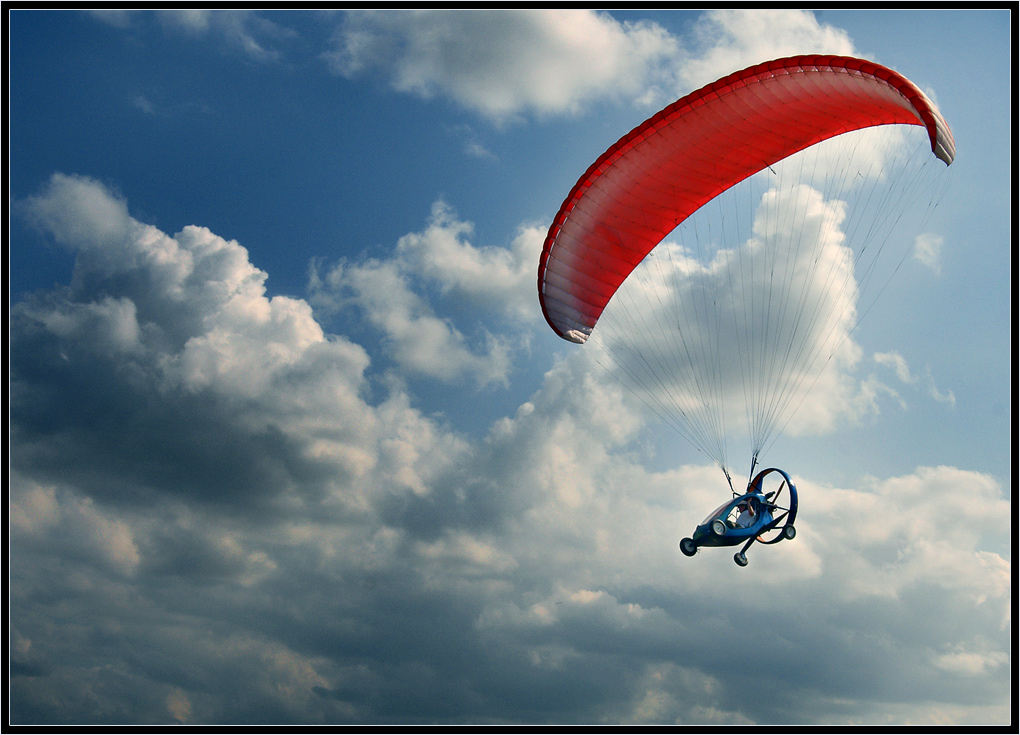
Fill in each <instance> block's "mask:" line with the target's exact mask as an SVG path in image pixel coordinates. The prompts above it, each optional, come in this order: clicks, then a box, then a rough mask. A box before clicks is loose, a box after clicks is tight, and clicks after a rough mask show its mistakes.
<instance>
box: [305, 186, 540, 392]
mask: <svg viewBox="0 0 1020 735" xmlns="http://www.w3.org/2000/svg"><path fill="white" fill-rule="evenodd" d="M472 230H473V226H472V225H471V224H470V223H469V222H464V221H461V220H460V219H459V218H458V217H457V216H456V213H455V212H454V211H453V210H452V208H451V207H449V205H447V204H445V203H443V202H441V201H440V202H437V203H436V204H435V205H433V208H432V214H431V217H430V219H429V223H428V226H427V227H426V228H425V230H423V231H422V232H417V233H411V234H408V235H405V236H403V237H402V238H400V240H399V241H398V242H397V246H396V249H395V252H394V254H393V256H392V257H391V258H388V259H386V260H376V259H367V260H364V261H362V262H357V263H350V262H342V263H340V264H338V265H336V266H334V267H333V268H331V269H330V270H329V271H328V273H326V274H325V275H324V276H320V275H319V274H318V273H314V274H313V291H314V295H313V301H314V303H315V304H316V305H317V306H318V307H319V308H320V309H322V310H323V311H325V312H329V311H336V310H338V309H342V308H345V307H350V306H356V307H357V308H359V309H361V310H362V311H363V313H364V315H365V318H366V320H367V321H368V322H369V323H370V324H372V325H373V326H375V327H376V328H377V329H378V330H379V331H380V332H381V333H382V334H383V335H384V336H385V344H386V346H387V348H388V350H389V352H390V354H391V355H392V357H393V358H394V359H395V360H396V362H397V363H398V364H399V365H400V366H401V367H402V368H403V369H404V370H406V371H408V372H409V373H410V374H416V375H423V376H426V377H430V378H435V379H439V380H443V381H458V380H463V379H465V378H467V379H469V380H470V381H472V382H475V383H476V384H477V385H479V386H486V385H490V384H505V383H506V381H507V380H508V376H509V372H510V369H511V357H512V352H513V347H514V345H513V342H514V339H511V338H509V337H505V336H499V335H494V334H492V333H491V332H489V331H488V330H486V329H485V328H484V327H483V324H484V319H485V317H486V316H493V317H495V318H496V319H497V320H498V321H501V322H502V323H503V325H504V328H505V324H506V323H507V322H508V321H513V322H518V323H523V324H526V323H529V322H534V321H535V315H534V311H535V310H534V308H533V303H534V293H533V291H534V269H535V265H534V264H535V263H536V262H537V259H538V253H539V251H540V250H541V242H542V235H541V233H540V232H539V230H538V229H537V228H534V227H529V228H522V230H521V231H520V233H519V234H518V235H517V237H515V238H514V240H513V242H512V243H511V244H510V247H509V248H503V247H496V246H487V247H476V246H474V245H472V244H471V242H470V241H469V240H468V239H467V238H468V236H469V235H470V234H471V232H472ZM436 289H438V296H439V299H435V300H445V301H447V302H448V303H449V306H450V307H451V309H450V310H451V311H453V312H455V313H457V314H462V315H464V316H466V317H468V319H467V320H465V319H461V320H460V321H461V322H464V321H467V322H468V323H469V325H470V327H471V330H472V333H473V335H475V336H468V335H465V334H464V333H463V332H462V331H461V330H460V329H459V328H458V327H457V326H455V324H454V321H453V320H451V319H448V318H444V317H441V316H439V315H437V314H436V312H435V310H434V309H433V307H432V305H431V304H430V303H429V302H428V301H427V300H426V298H425V296H424V294H426V293H429V292H430V291H434V290H436ZM515 331H516V330H515ZM515 339H520V337H519V336H518V337H516V338H515Z"/></svg>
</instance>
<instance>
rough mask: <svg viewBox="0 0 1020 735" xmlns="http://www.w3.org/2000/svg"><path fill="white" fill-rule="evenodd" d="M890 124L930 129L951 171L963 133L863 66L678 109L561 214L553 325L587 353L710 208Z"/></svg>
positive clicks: (760, 68)
mask: <svg viewBox="0 0 1020 735" xmlns="http://www.w3.org/2000/svg"><path fill="white" fill-rule="evenodd" d="M889 124H906V125H920V126H923V127H925V128H926V129H927V131H928V136H929V138H930V140H931V147H932V151H933V152H934V154H935V155H936V156H937V157H938V158H939V159H941V160H942V161H944V162H945V163H946V164H947V165H948V164H950V163H952V160H953V156H954V155H955V143H954V142H953V137H952V133H951V132H950V130H949V127H948V125H947V124H946V122H945V120H944V119H943V118H942V115H941V114H940V113H939V111H938V109H937V108H936V107H935V106H934V105H933V104H932V102H931V101H930V100H929V99H928V98H927V97H926V96H925V95H924V94H923V93H922V92H921V90H919V89H918V88H917V87H916V86H915V85H914V84H913V83H912V82H910V81H909V80H908V79H906V78H905V77H903V76H902V75H900V74H898V73H896V72H894V71H892V70H890V69H887V68H885V67H883V66H879V65H878V64H874V63H872V62H869V61H864V60H861V59H854V58H848V57H841V56H795V57H791V58H787V59H778V60H776V61H770V62H766V63H764V64H758V65H756V66H752V67H750V68H748V69H745V70H743V71H739V72H736V73H734V74H731V75H729V76H727V77H724V78H723V79H720V80H719V81H717V82H714V83H712V84H709V85H708V86H706V87H703V88H702V89H699V90H697V91H695V92H692V93H691V94H689V95H687V96H686V97H683V98H682V99H680V100H678V101H676V102H674V103H673V104H672V105H670V106H669V107H667V108H665V109H664V110H662V111H661V112H659V113H658V114H656V115H654V116H653V117H651V118H650V119H648V120H646V121H645V122H644V123H642V124H641V125H639V126H638V127H636V128H635V129H634V130H632V131H631V132H630V133H628V134H627V135H625V136H624V137H623V138H621V139H620V140H619V141H618V142H617V143H616V144H615V145H614V146H612V147H611V148H610V149H609V150H608V151H606V152H605V153H604V154H602V156H601V157H600V158H599V159H598V160H597V161H596V162H595V163H594V164H592V166H591V167H590V168H589V169H588V171H587V172H585V174H584V175H583V176H582V177H581V178H580V180H578V182H577V184H575V185H574V188H573V189H572V190H571V192H570V194H569V195H568V196H567V198H566V200H565V201H564V202H563V205H562V206H561V207H560V211H559V213H558V214H557V215H556V217H555V219H554V220H553V223H552V226H551V227H550V228H549V233H548V235H547V237H546V240H545V245H544V247H543V249H542V255H541V259H540V261H539V269H538V290H539V299H540V301H541V304H542V311H543V313H544V314H545V317H546V319H547V321H548V322H549V324H550V326H552V328H553V330H554V331H555V332H556V333H557V334H558V335H560V336H561V337H563V338H564V339H569V340H571V341H574V342H579V343H583V342H585V341H586V340H587V338H588V335H589V334H590V333H591V330H592V328H593V327H594V326H595V323H596V322H597V321H598V319H599V317H600V316H601V314H602V311H603V309H604V308H605V307H606V304H608V303H609V300H610V299H611V298H612V296H613V294H614V293H615V292H616V290H617V288H618V287H619V286H620V284H621V283H623V281H624V280H625V279H626V278H627V276H628V275H630V273H631V271H633V270H634V268H635V267H636V266H637V265H638V264H639V263H640V262H641V260H642V259H643V258H644V257H645V256H646V255H647V254H648V253H649V252H650V251H651V250H652V249H653V248H654V247H655V246H656V245H658V244H659V242H660V241H662V239H663V238H664V237H665V236H666V235H668V234H669V233H670V232H671V231H672V230H673V229H674V228H675V227H676V226H677V225H679V224H680V223H681V222H683V221H684V220H685V219H686V218H687V217H688V216H690V215H691V214H692V213H693V212H695V211H696V210H697V209H698V208H699V207H701V206H702V205H703V204H705V203H706V202H708V201H710V200H711V199H713V198H714V197H715V196H717V195H718V194H720V193H721V192H723V191H725V190H727V189H729V188H730V187H732V186H734V185H735V184H737V183H739V182H740V181H742V180H744V179H745V178H747V177H749V176H751V175H753V174H755V173H757V172H758V171H761V170H762V169H764V168H766V167H767V166H770V165H771V164H773V163H775V162H777V161H780V160H782V159H784V158H786V157H788V156H790V155H792V154H793V153H796V152H797V151H800V150H803V149H805V148H807V147H809V146H811V145H814V144H815V143H819V142H821V141H823V140H827V139H829V138H832V137H834V136H837V135H840V134H841V133H846V132H850V131H853V130H860V129H862V128H867V127H871V126H875V125H889Z"/></svg>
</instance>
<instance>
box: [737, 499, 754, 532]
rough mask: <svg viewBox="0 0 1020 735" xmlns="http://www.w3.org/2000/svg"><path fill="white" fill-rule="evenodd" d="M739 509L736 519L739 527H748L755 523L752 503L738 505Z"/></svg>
mask: <svg viewBox="0 0 1020 735" xmlns="http://www.w3.org/2000/svg"><path fill="white" fill-rule="evenodd" d="M737 511H739V514H738V515H737V520H736V527H737V528H748V527H750V526H752V525H754V520H755V517H754V509H753V508H752V507H751V505H750V503H741V504H740V505H738V506H737Z"/></svg>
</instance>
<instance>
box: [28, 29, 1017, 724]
mask: <svg viewBox="0 0 1020 735" xmlns="http://www.w3.org/2000/svg"><path fill="white" fill-rule="evenodd" d="M9 21H10V22H9V38H8V49H9V58H10V92H9V101H10V117H9V121H10V136H9V150H8V153H9V159H8V160H9V162H10V163H9V180H10V192H11V193H10V212H11V217H10V222H11V224H10V230H9V238H10V256H9V258H10V278H9V288H10V297H9V301H10V306H11V320H10V329H11V339H10V345H11V347H10V376H11V377H10V383H11V399H10V448H11V465H10V474H11V490H10V502H9V508H10V534H11V535H10V580H11V590H10V626H11V664H12V668H11V673H12V679H11V687H10V692H11V719H12V722H14V723H16V724H18V723H21V724H28V723H34V724H107V725H109V724H172V723H185V724H226V723H278V724H284V723H293V724H323V723H329V724H355V725H358V724H361V725H365V724H394V723H397V724H401V723H402V724H410V723H438V724H511V723H518V724H521V723H523V724H631V725H638V724H673V723H679V724H687V725H713V724H724V725H736V726H742V725H752V724H760V725H772V724H786V725H816V726H817V725H859V724H865V725H879V726H881V725H897V724H915V725H922V726H924V725H927V726H931V725H938V724H967V725H974V724H987V725H996V724H998V725H1001V724H1006V723H1008V722H1009V721H1010V712H1011V708H1010V703H1011V700H1010V697H1011V682H1010V668H1011V667H1010V663H1011V648H1010V645H1009V641H1010V633H1011V630H1012V622H1011V608H1010V599H1011V580H1012V574H1011V558H1012V542H1011V518H1012V507H1011V500H1010V495H1009V488H1010V487H1011V485H1012V453H1011V447H1012V433H1011V432H1012V411H1011V405H1012V404H1011V358H1010V341H1011V340H1010V335H1011V311H1010V303H1011V299H1010V295H1011V280H1010V278H1011V273H1010V271H1011V264H1012V255H1011V247H1012V245H1011V243H1012V235H1013V233H1012V230H1011V227H1010V223H1011V205H1012V196H1011V193H1010V181H1011V178H1010V174H1011V171H1010V166H1011V163H1012V152H1011V137H1010V136H1011V134H1012V130H1013V128H1012V124H1013V123H1012V118H1011V106H1012V101H1011V98H1010V94H1011V92H1010V86H1009V85H1010V75H1011V71H1012V68H1013V60H1012V57H1011V53H1010V28H1011V24H1012V23H1013V22H1014V21H1013V19H1012V17H1011V15H1010V13H1009V11H1008V10H982V9H978V10H939V11H933V10H928V9H924V10H841V9H826V10H822V11H817V12H815V13H811V12H808V11H802V10H791V11H768V10H761V11H747V12H737V11H728V10H717V11H711V12H695V11H666V10H655V11H639V10H626V11H600V12H597V13H596V12H592V11H584V10H574V11H550V10H534V11H531V10H521V11H505V12H498V11H477V12H471V11H449V12H443V11H424V12H421V13H419V14H412V13H409V12H404V11H358V12H355V11H351V12H347V11H307V10H306V11H242V10H229V11H214V10H190V11H173V10H168V11H103V12H100V11H93V12H90V11H73V10H67V11H45V12H43V11H36V10H23V9H15V10H12V11H11V12H10V15H9ZM795 53H839V54H847V55H857V56H862V57H865V58H869V59H871V60H873V61H876V62H878V63H881V64H884V65H887V66H890V67H892V68H894V69H896V70H897V71H899V72H901V73H903V74H904V75H906V76H907V77H908V78H910V79H911V80H912V81H914V82H915V83H916V84H917V85H918V86H920V87H921V88H922V89H923V90H924V91H925V92H926V93H927V94H929V96H931V97H932V99H934V100H935V101H936V103H937V104H938V106H939V107H940V109H941V110H942V113H943V114H944V116H945V117H946V119H947V120H948V122H949V124H950V126H951V127H952V129H953V133H954V136H955V139H956V143H957V158H956V160H955V161H954V163H953V165H952V167H951V168H950V169H949V171H948V172H947V173H949V174H950V175H951V180H950V186H949V189H948V192H947V194H946V195H945V197H944V198H943V200H942V201H941V203H940V205H939V207H938V209H937V210H936V212H935V214H934V216H933V217H932V218H931V220H930V222H929V223H928V225H927V227H928V230H929V231H930V233H932V234H933V235H934V236H935V240H933V241H934V242H938V243H940V245H939V246H938V247H936V248H934V249H929V250H928V251H926V253H924V254H921V255H923V257H909V258H907V259H906V260H905V261H904V264H903V266H902V267H901V268H900V270H899V272H897V274H896V276H895V278H894V279H893V281H892V282H891V284H890V286H889V287H888V288H887V289H886V290H885V292H884V293H883V294H882V297H881V299H880V300H879V301H878V303H877V305H876V306H875V308H874V309H873V310H871V312H870V313H869V314H868V315H867V318H866V319H865V320H864V321H863V323H862V324H861V325H860V327H859V328H858V330H857V331H855V332H854V334H853V340H854V344H855V346H856V347H857V348H858V349H859V354H860V357H859V359H858V360H857V361H856V362H854V363H853V364H848V365H845V366H843V368H842V372H841V373H840V374H839V376H838V377H839V379H840V383H839V385H840V386H841V390H845V393H842V392H841V393H839V395H840V396H841V397H842V398H845V399H846V400H845V401H844V402H843V403H837V402H836V400H835V397H836V394H831V395H828V396H827V397H825V398H824V399H823V398H819V399H818V402H817V403H815V404H812V408H813V409H818V408H819V407H822V408H826V409H829V410H830V411H829V415H830V417H831V419H832V420H831V421H830V422H829V423H828V424H826V425H825V426H824V430H823V429H822V427H820V426H815V429H814V430H810V431H808V430H801V431H799V432H793V435H788V436H784V437H782V438H780V439H779V440H778V441H777V442H776V443H775V444H774V445H772V446H771V448H770V449H769V454H768V456H767V457H765V458H764V461H766V462H767V463H769V464H773V465H779V466H782V467H783V468H784V469H786V470H788V471H789V472H790V473H791V474H793V475H794V477H795V478H796V480H797V485H798V487H799V489H800V495H801V510H800V515H799V518H798V535H797V537H796V539H795V540H794V541H793V542H792V543H783V544H779V545H777V546H774V547H767V548H766V547H761V548H760V551H757V552H755V553H754V554H753V558H752V561H751V565H750V566H749V567H748V568H746V569H739V568H737V567H736V566H735V565H734V564H733V562H732V559H731V555H730V554H729V553H726V552H725V551H723V550H713V549H707V550H704V551H702V552H701V553H699V554H698V555H697V556H696V557H694V558H692V559H688V558H686V557H683V556H682V555H681V554H680V553H679V550H678V549H677V541H678V540H679V539H680V538H681V537H682V536H684V535H690V532H691V531H692V530H693V528H694V526H695V525H696V524H697V522H699V521H700V520H701V519H702V518H703V517H704V515H705V514H706V513H708V512H709V510H711V508H713V507H715V506H716V505H717V504H718V503H719V502H721V501H722V500H724V499H725V498H726V496H727V495H728V490H727V488H726V487H725V486H724V484H723V482H724V481H723V479H722V477H721V475H720V473H719V472H718V469H717V468H715V467H714V466H712V464H711V462H710V461H709V460H708V459H706V457H704V456H703V455H701V454H700V453H698V452H697V451H696V450H695V449H693V448H692V447H691V446H690V445H688V444H687V443H686V442H685V441H684V440H683V439H682V438H681V437H680V436H679V435H678V434H676V433H675V432H673V431H671V430H669V429H667V428H665V427H664V426H663V425H662V424H661V422H659V421H658V420H657V419H656V418H655V417H654V416H651V415H649V414H648V413H647V412H646V411H645V410H644V408H643V406H642V405H641V404H640V403H637V404H635V403H634V402H633V401H632V400H630V398H629V397H628V396H627V395H625V393H624V392H623V391H621V390H620V389H619V386H618V385H617V384H616V383H615V382H614V381H613V380H612V379H611V378H610V377H608V376H607V375H606V374H605V372H604V371H603V370H601V369H600V368H599V366H598V365H596V364H594V363H593V362H592V360H591V359H590V355H589V354H588V352H586V351H585V349H584V348H578V347H577V346H575V345H571V344H568V343H567V342H564V341H562V340H560V339H558V338H557V337H556V336H555V335H554V334H553V333H552V332H551V330H549V328H548V326H547V325H546V324H545V321H544V319H543V318H542V315H541V310H540V308H539V305H538V299H537V292H536V287H535V284H536V281H535V276H536V272H537V264H538V254H539V251H540V249H541V245H542V240H543V238H544V236H545V232H546V230H547V229H548V226H549V223H550V221H551V219H552V217H553V215H554V214H555V213H556V210H557V209H558V207H559V205H560V203H561V202H562V200H563V198H564V196H566V194H567V192H568V191H569V189H570V187H571V186H572V185H573V183H574V182H575V181H576V180H577V178H578V176H580V174H581V173H582V172H583V171H584V170H585V169H586V167H587V166H588V164H589V163H590V162H591V161H593V160H594V159H595V158H596V157H597V156H598V155H599V154H600V153H601V152H602V151H603V150H605V148H606V147H608V146H609V145H610V144H612V143H613V142H614V141H615V140H617V139H618V138H619V137H620V136H621V135H622V134H624V133H625V132H626V131H628V130H630V129H631V128H632V127H633V126H634V125H636V124H638V123H640V122H641V121H642V120H644V119H645V118H647V117H648V116H650V115H651V114H653V113H654V112H655V111H657V110H658V109H660V108H661V107H663V106H664V105H666V104H668V103H669V102H671V101H673V100H674V99H676V98H678V97H679V96H681V95H683V94H686V93H687V92H690V91H692V90H693V89H695V88H697V87H698V86H701V85H702V84H705V83H708V82H710V81H712V80H714V79H716V78H718V77H720V76H723V75H725V74H727V73H729V72H732V71H736V70H738V69H741V68H744V67H746V66H749V65H751V64H753V63H757V62H760V61H764V60H768V59H772V58H777V57H781V56H786V55H791V54H795ZM742 461H743V460H735V461H734V463H735V464H736V465H738V466H741V463H742ZM713 551H715V552H716V553H712V552H713ZM763 682H764V685H765V687H766V689H767V691H768V694H769V696H768V697H765V700H766V701H764V702H762V701H760V700H758V699H757V698H755V697H750V696H748V693H749V691H750V688H754V687H758V686H761V685H762V684H763Z"/></svg>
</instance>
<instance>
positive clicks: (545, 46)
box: [326, 9, 677, 120]
mask: <svg viewBox="0 0 1020 735" xmlns="http://www.w3.org/2000/svg"><path fill="white" fill-rule="evenodd" d="M334 44H335V50H334V51H332V52H330V53H329V54H327V55H326V58H327V60H328V61H329V63H330V65H331V67H332V68H333V69H334V70H335V71H336V72H337V73H339V74H342V75H344V76H347V77H354V76H356V75H359V74H363V73H366V72H368V71H377V70H379V71H381V72H382V73H383V74H384V75H385V76H386V77H387V78H388V79H389V82H390V84H391V85H392V86H393V87H394V89H397V90H399V91H403V92H411V93H414V94H417V95H420V96H423V97H433V96H435V95H440V94H441V95H444V96H448V97H450V98H451V99H453V100H455V101H456V102H458V103H459V104H461V105H463V106H464V107H467V108H468V109H472V110H476V111H478V112H480V113H481V114H483V115H485V116H487V117H490V118H493V119H496V120H502V119H506V118H507V117H509V116H512V115H516V114H519V113H521V112H524V111H529V110H530V111H534V112H537V113H540V114H548V113H569V112H574V111H576V110H577V109H578V108H579V107H580V106H581V105H582V104H584V103H585V102H587V101H589V100H592V99H597V98H600V97H605V96H613V95H617V94H623V95H627V96H630V97H634V96H638V95H640V94H642V93H644V92H645V90H646V85H647V84H648V82H649V81H650V80H654V78H655V76H656V73H657V65H658V64H660V63H664V62H665V63H668V62H669V60H671V59H673V58H674V57H675V55H676V52H677V45H676V41H675V39H673V38H672V37H670V35H669V34H668V33H667V32H666V31H665V30H663V29H662V28H661V27H659V26H657V25H655V24H653V23H647V22H641V23H619V22H617V21H616V20H614V19H613V18H611V17H610V16H609V15H607V14H605V13H599V12H595V11H591V10H562V9H559V10H557V9H541V10H520V9H515V10H413V11H393V10H386V11H379V10H361V11H348V12H347V14H346V15H345V19H344V23H343V25H342V26H341V27H340V28H339V29H338V30H337V33H336V36H335V38H334Z"/></svg>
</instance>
